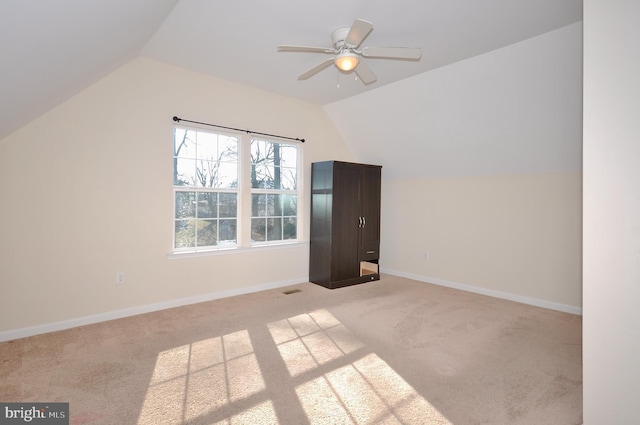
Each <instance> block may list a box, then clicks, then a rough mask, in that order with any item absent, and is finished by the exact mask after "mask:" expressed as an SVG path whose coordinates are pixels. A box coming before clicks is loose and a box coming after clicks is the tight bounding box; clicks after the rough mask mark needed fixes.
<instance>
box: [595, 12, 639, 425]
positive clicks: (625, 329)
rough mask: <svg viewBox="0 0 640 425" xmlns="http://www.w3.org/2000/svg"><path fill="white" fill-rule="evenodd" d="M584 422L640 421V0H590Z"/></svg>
mask: <svg viewBox="0 0 640 425" xmlns="http://www.w3.org/2000/svg"><path fill="white" fill-rule="evenodd" d="M584 22H585V25H584V29H585V32H584V46H585V52H584V322H583V323H584V325H583V334H584V343H583V352H584V374H583V375H584V423H585V424H586V425H600V424H631V423H637V422H638V385H639V383H640V366H639V361H638V359H640V308H638V303H639V302H640V120H639V117H640V49H639V48H638V40H640V3H639V2H638V1H637V0H611V1H606V2H604V1H596V0H585V1H584Z"/></svg>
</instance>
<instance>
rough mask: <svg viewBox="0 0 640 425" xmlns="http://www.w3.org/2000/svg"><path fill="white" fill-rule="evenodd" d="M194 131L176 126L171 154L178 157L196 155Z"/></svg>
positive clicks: (193, 156) (192, 156)
mask: <svg viewBox="0 0 640 425" xmlns="http://www.w3.org/2000/svg"><path fill="white" fill-rule="evenodd" d="M195 141H196V132H195V131H193V130H186V129H184V128H176V129H175V132H174V138H173V156H175V157H179V158H195V157H196V143H195Z"/></svg>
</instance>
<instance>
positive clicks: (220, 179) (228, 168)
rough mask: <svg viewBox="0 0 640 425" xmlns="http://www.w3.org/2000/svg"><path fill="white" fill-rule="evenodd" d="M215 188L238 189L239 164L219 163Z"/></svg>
mask: <svg viewBox="0 0 640 425" xmlns="http://www.w3.org/2000/svg"><path fill="white" fill-rule="evenodd" d="M217 171H218V176H217V181H216V184H215V187H220V188H225V189H232V188H237V187H238V164H237V163H235V162H219V163H218V170H217Z"/></svg>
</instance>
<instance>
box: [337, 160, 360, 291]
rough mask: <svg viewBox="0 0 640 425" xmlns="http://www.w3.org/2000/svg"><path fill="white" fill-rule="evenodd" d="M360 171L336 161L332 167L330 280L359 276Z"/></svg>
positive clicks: (357, 168) (350, 165)
mask: <svg viewBox="0 0 640 425" xmlns="http://www.w3.org/2000/svg"><path fill="white" fill-rule="evenodd" d="M360 171H361V170H360V169H359V167H354V166H353V165H352V164H344V163H339V162H336V163H334V166H333V226H332V227H333V228H332V235H331V238H332V240H331V247H332V253H331V263H332V267H331V280H332V281H340V280H346V279H352V278H356V277H358V276H359V275H360V265H359V261H358V246H359V242H360V241H359V229H360V228H359V223H360V212H361V209H360V204H359V193H360Z"/></svg>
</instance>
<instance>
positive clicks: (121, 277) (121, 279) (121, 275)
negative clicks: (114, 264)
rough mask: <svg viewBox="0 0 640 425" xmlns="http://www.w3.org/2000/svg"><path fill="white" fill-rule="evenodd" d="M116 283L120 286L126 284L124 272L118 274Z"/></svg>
mask: <svg viewBox="0 0 640 425" xmlns="http://www.w3.org/2000/svg"><path fill="white" fill-rule="evenodd" d="M116 283H117V284H118V285H122V284H123V283H124V273H123V272H118V273H116Z"/></svg>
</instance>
